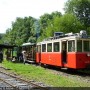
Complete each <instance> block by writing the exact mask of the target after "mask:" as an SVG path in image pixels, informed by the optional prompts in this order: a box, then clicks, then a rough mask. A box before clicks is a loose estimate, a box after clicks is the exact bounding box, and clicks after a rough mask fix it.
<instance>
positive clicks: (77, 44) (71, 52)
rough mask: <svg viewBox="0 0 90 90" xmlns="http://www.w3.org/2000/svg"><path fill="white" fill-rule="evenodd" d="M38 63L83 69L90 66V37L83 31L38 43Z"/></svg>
mask: <svg viewBox="0 0 90 90" xmlns="http://www.w3.org/2000/svg"><path fill="white" fill-rule="evenodd" d="M36 63H41V64H47V65H53V66H59V67H67V68H73V69H82V68H86V67H88V66H89V65H90V37H88V36H87V33H86V32H85V31H84V30H82V31H80V33H76V34H73V33H68V34H65V35H64V34H63V35H59V36H54V37H51V38H48V39H47V40H44V41H42V42H39V43H37V53H36Z"/></svg>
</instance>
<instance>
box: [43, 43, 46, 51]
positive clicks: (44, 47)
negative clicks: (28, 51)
mask: <svg viewBox="0 0 90 90" xmlns="http://www.w3.org/2000/svg"><path fill="white" fill-rule="evenodd" d="M42 52H46V44H42Z"/></svg>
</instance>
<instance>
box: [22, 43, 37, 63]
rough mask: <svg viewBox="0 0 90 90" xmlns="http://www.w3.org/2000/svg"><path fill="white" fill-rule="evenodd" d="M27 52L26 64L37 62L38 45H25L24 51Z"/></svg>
mask: <svg viewBox="0 0 90 90" xmlns="http://www.w3.org/2000/svg"><path fill="white" fill-rule="evenodd" d="M23 50H24V51H26V62H31V63H34V62H35V60H36V44H35V43H30V42H29V43H23V44H22V51H23Z"/></svg>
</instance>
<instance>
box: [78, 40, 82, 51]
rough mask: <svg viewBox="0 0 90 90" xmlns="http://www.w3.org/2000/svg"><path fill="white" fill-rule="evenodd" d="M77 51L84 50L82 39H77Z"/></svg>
mask: <svg viewBox="0 0 90 90" xmlns="http://www.w3.org/2000/svg"><path fill="white" fill-rule="evenodd" d="M77 51H78V52H82V40H78V41H77Z"/></svg>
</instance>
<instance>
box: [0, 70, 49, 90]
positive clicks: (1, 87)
mask: <svg viewBox="0 0 90 90" xmlns="http://www.w3.org/2000/svg"><path fill="white" fill-rule="evenodd" d="M0 90H49V89H48V88H47V87H45V86H43V85H41V84H40V85H39V83H35V82H33V81H26V80H24V79H22V78H19V77H17V76H14V75H11V74H8V73H6V72H3V71H0Z"/></svg>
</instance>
